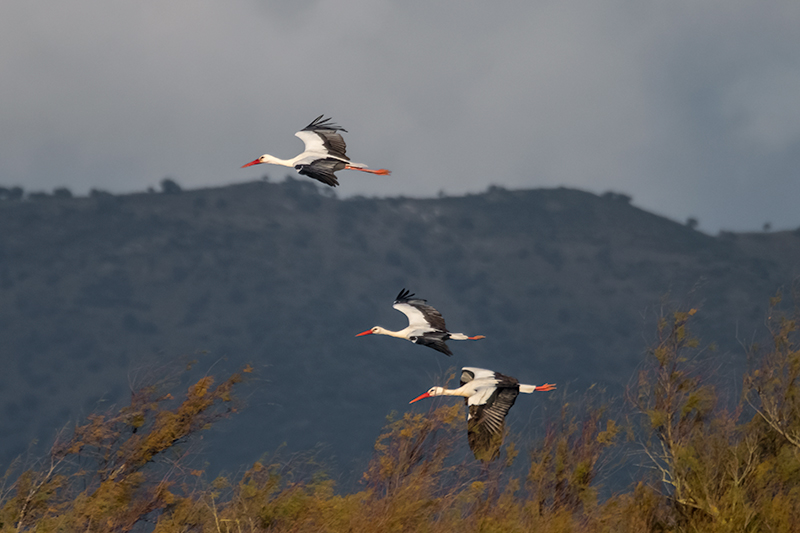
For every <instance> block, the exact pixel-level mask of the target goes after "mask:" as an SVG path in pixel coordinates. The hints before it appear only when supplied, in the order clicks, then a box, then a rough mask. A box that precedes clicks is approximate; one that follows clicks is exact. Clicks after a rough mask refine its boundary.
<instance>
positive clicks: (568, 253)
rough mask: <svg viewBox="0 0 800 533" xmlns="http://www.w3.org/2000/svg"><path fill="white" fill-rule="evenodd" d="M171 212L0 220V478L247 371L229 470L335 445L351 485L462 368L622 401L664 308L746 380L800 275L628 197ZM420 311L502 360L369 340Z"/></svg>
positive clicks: (105, 203)
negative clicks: (114, 418)
mask: <svg viewBox="0 0 800 533" xmlns="http://www.w3.org/2000/svg"><path fill="white" fill-rule="evenodd" d="M170 190H171V193H169V194H167V193H166V189H165V192H164V193H148V194H132V195H124V196H115V195H110V194H108V193H100V192H97V193H96V194H93V195H92V196H91V197H89V198H80V197H70V196H68V195H64V194H62V195H60V196H58V197H56V196H47V195H45V196H46V197H42V198H38V197H37V198H34V199H25V198H22V199H20V198H17V197H16V196H15V197H14V199H13V200H12V199H4V200H2V201H0V358H2V364H3V369H4V372H3V373H2V374H0V450H1V451H2V454H0V463H2V464H4V465H7V464H9V463H10V461H11V460H12V459H13V458H14V457H16V456H18V455H19V454H21V453H24V452H25V451H26V450H27V449H28V447H29V445H30V443H31V441H32V440H33V439H38V442H39V443H40V444H39V447H38V448H36V447H35V448H34V449H33V451H34V452H43V451H44V450H45V449H46V448H44V443H47V442H51V441H52V439H53V435H54V432H55V429H56V428H58V427H61V426H62V425H63V424H64V422H65V421H67V420H77V419H80V418H81V417H83V416H85V415H86V414H87V413H91V412H94V411H95V410H96V409H97V408H98V407H104V406H106V405H109V404H115V403H119V402H122V401H124V399H125V398H126V397H127V395H128V394H129V390H130V388H131V383H136V382H137V376H139V374H140V373H142V372H143V371H144V370H143V369H146V368H148V367H149V366H151V365H153V364H154V363H156V362H159V361H164V360H174V359H175V358H177V357H179V356H184V355H186V356H189V357H190V358H194V359H197V360H199V361H200V362H199V366H205V367H206V368H208V369H209V372H210V373H214V374H217V373H219V372H223V371H224V370H225V369H226V368H236V367H241V366H243V365H244V364H246V363H250V364H252V365H253V366H254V367H255V368H256V369H257V370H258V375H260V376H264V378H263V379H265V380H266V381H265V382H264V383H262V384H261V386H259V387H256V388H254V390H253V391H252V392H251V393H250V396H249V397H248V403H249V405H250V407H249V408H248V409H247V410H245V411H244V412H243V413H242V414H241V415H240V416H237V417H235V418H234V419H233V420H231V421H230V423H228V424H226V425H224V426H223V427H222V429H214V430H212V431H211V432H210V433H209V434H208V435H206V437H205V439H204V442H205V450H206V453H207V455H206V456H205V457H206V459H207V460H209V461H211V462H212V464H214V465H216V466H217V467H218V468H226V469H228V470H232V471H236V470H237V469H238V468H239V467H241V466H242V465H245V464H250V463H252V462H253V461H254V460H255V458H257V457H258V456H260V454H261V453H263V452H264V451H265V450H274V449H277V448H278V447H279V446H280V445H281V444H283V443H285V444H286V446H287V447H288V448H289V449H292V450H306V449H311V448H313V447H315V446H316V445H317V444H318V443H319V444H322V445H323V446H324V448H323V453H325V454H327V455H329V456H333V457H335V458H337V459H336V460H338V461H340V462H341V463H342V465H341V466H342V467H343V469H344V470H345V471H346V470H349V468H350V466H351V465H352V462H353V461H355V460H356V459H355V458H359V457H360V458H363V460H364V461H366V458H367V457H368V456H369V453H370V447H371V444H372V442H374V440H375V437H376V434H377V431H378V428H380V427H381V425H382V424H383V421H384V419H385V416H386V415H387V413H389V412H391V411H394V410H397V409H400V408H402V406H404V405H406V403H407V402H408V401H409V400H410V399H411V398H413V397H415V396H417V395H418V394H420V393H421V392H423V391H425V390H427V389H428V388H429V387H430V386H431V385H435V384H441V383H440V382H441V381H443V380H444V379H445V378H446V376H447V375H449V373H450V372H451V371H452V370H453V369H455V368H460V367H461V366H480V367H486V368H491V369H494V370H498V371H501V372H503V373H506V374H508V375H512V376H515V377H518V378H519V379H520V380H521V381H523V382H528V383H539V382H544V381H548V382H557V383H559V384H560V385H562V384H563V386H568V387H569V390H573V389H574V390H582V389H584V388H586V387H588V386H589V385H590V384H591V383H594V382H599V383H601V384H603V385H604V386H606V387H607V388H608V389H609V390H616V391H618V392H620V393H621V389H622V387H623V385H625V384H626V383H627V382H628V380H629V379H630V376H631V375H633V374H634V372H635V370H636V368H637V367H638V365H640V362H641V359H642V352H643V346H646V345H647V344H648V343H649V341H650V340H652V339H650V335H649V333H648V332H649V331H651V328H649V327H648V325H649V324H651V323H652V320H653V319H654V317H655V316H657V315H658V314H659V313H660V308H661V306H662V302H663V301H664V299H665V295H669V298H670V299H671V300H673V301H677V302H679V303H681V302H686V303H690V304H691V305H692V306H694V307H697V308H699V309H700V310H701V312H700V313H699V314H698V315H697V316H698V320H697V321H696V322H697V323H696V329H697V332H698V334H699V335H700V336H701V337H703V338H708V339H714V340H715V341H716V342H717V343H718V344H717V347H716V348H717V354H718V356H719V358H720V359H719V361H720V364H719V366H720V367H721V371H722V372H724V371H728V370H730V371H732V372H733V373H734V374H735V375H736V376H741V372H742V371H743V370H744V368H745V350H744V349H743V348H742V345H741V341H742V340H749V339H751V338H753V335H754V334H755V332H756V331H758V329H759V328H760V327H763V323H764V320H765V317H766V316H767V310H766V306H765V305H764V302H766V301H767V299H768V297H769V296H770V295H772V294H774V293H775V291H776V289H778V288H779V287H781V286H787V285H788V284H790V283H791V280H792V279H793V277H794V275H795V273H796V272H795V270H796V265H797V263H798V260H800V237H798V236H797V235H796V234H794V233H791V232H782V233H769V234H723V235H720V236H718V237H713V236H709V235H705V234H703V233H700V232H697V231H695V230H693V229H692V228H690V227H687V226H685V225H683V224H678V223H675V222H673V221H670V220H667V219H665V218H662V217H659V216H656V215H653V214H651V213H647V212H645V211H642V210H640V209H638V208H636V207H634V206H632V205H631V204H630V203H629V201H628V200H629V199H628V198H627V197H624V195H616V194H608V195H604V196H597V195H594V194H590V193H586V192H582V191H577V190H570V189H563V188H560V189H546V190H545V189H542V190H525V191H509V190H505V189H502V188H498V187H492V188H490V189H489V190H488V191H486V192H485V193H482V194H476V195H469V196H464V197H453V198H448V197H444V198H437V199H408V198H390V199H367V198H353V199H347V200H340V199H337V198H335V197H332V196H329V195H328V194H329V193H328V192H327V191H326V192H324V193H322V192H320V191H321V190H320V189H317V188H316V187H315V186H314V185H313V184H311V183H310V182H308V181H301V180H294V179H289V180H287V181H286V182H283V183H279V184H275V183H269V182H264V181H262V182H253V183H245V184H239V185H232V186H229V187H224V188H217V189H203V190H192V191H188V190H175V189H174V187H173V188H171V189H170ZM403 287H406V288H409V289H411V290H412V291H413V292H415V293H416V294H417V295H419V296H421V297H423V298H426V299H428V301H429V302H430V303H431V304H433V305H434V306H435V307H436V308H437V309H439V310H440V311H441V312H442V313H443V315H444V316H445V318H446V319H447V323H448V326H449V327H450V328H451V329H452V330H454V331H463V332H467V333H469V334H471V335H476V334H482V335H486V336H487V338H486V339H485V340H482V341H480V342H474V343H454V346H453V350H454V352H455V355H454V357H452V358H446V357H444V356H442V355H441V354H438V353H436V352H434V351H432V350H427V349H425V348H423V347H420V346H415V345H413V344H411V343H408V342H403V341H400V340H396V339H389V338H370V337H365V338H358V339H357V338H355V337H354V335H355V334H356V333H358V332H360V331H364V330H365V329H367V328H369V327H372V326H374V325H382V326H385V327H388V328H390V329H400V328H402V327H403V326H404V325H405V324H404V317H403V316H402V315H400V313H397V312H396V311H394V310H393V309H392V308H391V302H392V299H393V298H394V296H395V295H396V294H397V293H398V291H399V290H400V289H401V288H403ZM736 372H738V374H736ZM721 379H726V378H721ZM531 405H534V406H535V405H536V404H535V403H534V404H531ZM525 409H527V411H526V410H525ZM535 409H536V408H535V407H530V406H529V407H527V408H523V409H520V408H519V407H517V408H515V410H514V411H512V413H511V415H510V418H509V423H510V425H511V427H512V429H517V430H519V431H526V430H532V429H534V428H536V427H538V426H539V424H537V423H536V420H537V418H536V415H535V414H532V413H535ZM223 452H224V453H223ZM358 464H359V465H360V466H363V465H362V463H358ZM360 466H359V467H360Z"/></svg>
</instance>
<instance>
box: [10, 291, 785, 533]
mask: <svg viewBox="0 0 800 533" xmlns="http://www.w3.org/2000/svg"><path fill="white" fill-rule="evenodd" d="M775 303H776V304H777V303H778V302H777V301H776V302H775ZM695 313H696V312H695V310H689V311H687V312H678V313H674V314H673V315H671V316H670V317H666V318H663V319H662V320H661V321H660V322H659V325H658V334H659V337H658V341H657V342H656V344H655V345H654V347H653V349H652V350H651V351H650V353H649V357H648V360H647V361H646V362H645V364H644V365H643V367H642V371H641V372H640V373H639V376H638V381H637V383H636V384H635V386H634V387H632V388H631V389H630V390H629V394H628V401H627V405H628V407H626V408H625V409H623V410H622V411H620V409H614V410H613V414H614V415H615V416H611V414H610V413H612V409H611V408H610V407H609V405H610V404H599V403H598V401H597V399H596V398H597V397H598V395H597V394H596V391H593V390H590V391H587V393H586V395H585V397H584V398H583V399H581V401H580V402H579V404H578V405H579V407H576V404H575V403H573V402H568V401H566V400H567V399H566V398H564V399H563V401H562V402H561V409H560V410H559V412H558V413H556V414H555V415H546V416H545V417H544V418H545V424H544V426H543V433H542V436H541V438H540V439H538V440H535V441H531V442H520V441H519V440H517V439H515V438H513V436H511V435H507V436H506V443H505V445H504V452H505V453H504V454H503V455H501V458H500V459H499V460H497V461H494V462H492V463H489V464H482V463H480V462H477V461H475V460H474V459H472V456H471V454H469V453H468V452H466V453H465V450H464V446H463V443H464V441H465V438H466V435H465V432H466V427H465V422H464V419H465V414H466V413H465V408H464V405H463V404H462V403H460V402H459V403H457V404H454V405H444V406H441V407H438V408H432V410H431V411H430V412H428V413H426V414H419V413H417V414H412V413H406V414H404V415H401V416H394V417H390V419H389V420H388V421H387V424H386V426H385V427H384V428H383V431H382V432H381V433H380V435H379V437H378V438H377V441H376V443H375V452H374V456H373V458H372V460H371V461H370V463H369V465H368V466H367V468H366V469H365V471H364V472H363V474H362V477H361V487H360V489H359V490H357V491H356V492H352V493H340V492H338V491H337V489H336V487H335V485H334V483H333V481H332V480H330V479H328V478H327V477H326V476H325V475H324V473H323V471H322V470H321V469H319V467H318V465H315V464H314V463H313V461H302V460H294V461H293V462H288V463H287V462H282V461H275V460H273V461H262V462H257V463H255V464H254V465H253V466H252V467H251V468H250V469H248V470H247V471H246V472H245V473H244V475H242V476H241V478H239V479H228V478H224V477H218V478H216V479H214V480H212V481H207V480H205V477H204V476H205V474H204V473H203V472H200V471H197V470H191V469H190V468H186V467H183V466H180V465H181V461H182V459H183V456H184V454H185V450H184V449H183V448H182V446H180V444H181V443H182V442H184V441H185V440H186V439H187V438H189V437H191V435H193V434H195V433H197V432H198V431H200V430H202V429H204V428H206V427H208V425H209V424H211V423H213V422H214V421H215V420H217V419H218V418H220V417H222V416H225V415H227V414H229V413H231V412H233V411H234V410H235V408H234V407H233V406H234V405H235V401H234V397H233V395H232V392H233V389H234V387H235V385H236V384H237V383H238V382H239V381H240V380H241V378H240V376H239V375H234V376H232V377H231V378H229V379H227V380H225V381H224V382H222V383H221V384H219V385H216V386H215V385H214V379H213V378H212V377H205V378H203V379H201V380H200V381H198V382H197V383H195V384H194V385H193V386H191V387H190V388H189V389H188V391H187V392H186V393H185V396H184V397H183V398H182V399H180V400H177V399H175V398H173V396H172V395H171V394H169V393H165V392H163V391H161V390H160V388H159V387H151V388H148V389H143V390H140V391H138V392H136V393H135V394H133V396H132V399H131V404H130V405H129V406H126V407H124V408H122V409H120V410H119V411H118V412H109V413H104V414H94V415H92V416H90V417H88V418H87V420H86V422H85V423H83V424H81V425H78V426H77V427H75V428H74V430H73V431H72V432H71V433H70V434H69V435H64V436H63V437H62V438H60V439H58V440H57V442H56V443H55V444H54V445H53V448H52V451H51V453H50V455H49V457H48V458H47V459H46V460H45V461H44V462H43V464H42V465H41V466H40V467H37V468H30V469H28V470H26V471H24V472H14V471H9V472H8V473H7V474H6V475H5V476H4V478H3V480H2V481H3V483H2V484H0V532H10V531H14V532H16V531H37V532H49V531H64V532H71V531H89V532H93V531H94V532H105V531H109V532H110V531H129V530H131V529H134V528H136V530H143V531H148V530H150V531H156V532H157V533H178V532H208V533H212V532H213V533H239V532H243V533H244V532H247V533H253V532H267V531H269V532H306V531H308V532H330V533H334V532H376V533H382V532H414V533H416V532H421V533H426V532H430V533H438V532H452V531H456V530H458V531H466V532H482V533H491V532H497V533H500V532H503V533H508V532H510V533H514V532H519V533H522V532H529V531H537V532H542V533H563V532H596V533H605V532H615V533H634V532H635V533H639V532H649V531H658V532H685V531H686V532H710V533H715V532H720V533H721V532H728V531H752V532H756V531H776V532H794V531H800V389H799V388H798V387H800V379H798V378H800V350H798V347H797V345H796V344H795V343H796V337H797V334H798V332H797V325H796V321H795V320H794V319H793V318H787V317H781V316H779V315H778V313H777V312H774V313H773V317H774V318H772V319H771V321H770V328H771V329H770V331H771V333H772V342H771V343H769V344H768V346H769V347H768V349H759V348H757V347H754V348H753V351H752V361H753V365H752V368H751V370H750V371H749V372H748V373H747V374H746V376H745V377H744V380H743V387H742V390H743V394H742V401H741V402H740V403H739V405H738V406H728V407H727V408H723V407H721V406H720V405H719V404H721V403H722V402H720V401H718V397H717V391H716V390H715V389H714V388H713V387H712V386H710V385H709V384H708V383H707V378H706V376H704V374H703V372H702V369H701V368H700V367H699V366H698V365H697V361H698V354H699V351H700V348H699V346H700V344H699V342H698V341H697V340H695V339H694V338H693V337H692V335H691V332H690V328H689V326H690V322H691V320H692V317H693V316H694V315H695ZM245 371H249V368H248V369H245ZM624 436H627V439H626V438H623V437H624ZM632 449H633V450H639V451H640V452H641V453H640V454H638V455H637V454H632V453H631V450H632ZM459 450H460V451H459ZM611 457H616V458H620V457H634V460H633V461H632V462H633V463H636V464H641V463H644V466H646V467H648V468H645V469H640V470H637V471H634V470H630V471H631V472H637V473H638V475H639V476H640V479H635V480H634V481H633V483H632V484H631V485H630V487H626V488H621V489H620V491H619V492H618V493H617V494H614V495H608V494H606V495H605V497H601V496H600V494H601V492H600V488H601V484H600V483H599V481H600V480H602V479H603V476H602V467H603V466H604V465H605V464H608V462H609V458H611ZM314 468H316V470H314ZM145 520H146V523H145Z"/></svg>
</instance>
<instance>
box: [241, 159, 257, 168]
mask: <svg viewBox="0 0 800 533" xmlns="http://www.w3.org/2000/svg"><path fill="white" fill-rule="evenodd" d="M260 164H261V161H260V160H258V159H256V160H255V161H250V162H249V163H247V164H246V165H242V166H241V168H244V167H251V166H253V165H260Z"/></svg>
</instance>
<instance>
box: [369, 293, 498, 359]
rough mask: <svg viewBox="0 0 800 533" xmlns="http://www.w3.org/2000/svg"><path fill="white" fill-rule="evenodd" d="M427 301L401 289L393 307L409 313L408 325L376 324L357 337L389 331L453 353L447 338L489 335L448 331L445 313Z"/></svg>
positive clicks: (458, 338)
mask: <svg viewBox="0 0 800 533" xmlns="http://www.w3.org/2000/svg"><path fill="white" fill-rule="evenodd" d="M425 302H426V300H423V299H421V298H414V295H413V294H412V293H411V292H409V291H407V290H406V289H403V290H402V291H400V294H398V295H397V299H396V300H395V301H394V304H393V305H392V307H394V308H395V309H397V310H398V311H400V312H401V313H403V314H404V315H406V316H407V317H408V327H406V328H405V329H401V330H400V331H391V330H388V329H384V328H382V327H380V326H375V327H374V328H372V329H368V330H367V331H364V332H362V333H359V334H358V335H356V337H361V336H362V335H370V334H375V335H389V336H391V337H397V338H399V339H406V340H409V341H411V342H413V343H415V344H422V345H423V346H428V347H429V348H433V349H434V350H438V351H440V352H442V353H443V354H446V355H453V352H451V351H450V348H448V347H447V344H445V341H448V340H450V339H452V340H456V341H465V340H471V341H476V340H478V339H485V338H486V337H485V336H484V335H476V336H474V337H468V336H467V335H464V334H463V333H451V332H450V331H447V327H446V326H445V325H444V318H442V315H441V313H439V311H437V310H436V309H434V308H433V307H431V306H430V305H428V304H427V303H425Z"/></svg>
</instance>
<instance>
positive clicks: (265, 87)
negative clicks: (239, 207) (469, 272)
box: [0, 0, 800, 231]
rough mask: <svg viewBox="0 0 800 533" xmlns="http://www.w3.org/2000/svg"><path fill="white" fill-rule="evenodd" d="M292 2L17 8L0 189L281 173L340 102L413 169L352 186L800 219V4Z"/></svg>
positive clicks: (88, 1) (386, 160)
mask: <svg viewBox="0 0 800 533" xmlns="http://www.w3.org/2000/svg"><path fill="white" fill-rule="evenodd" d="M277 4H278V5H275V3H264V2H256V1H252V2H238V3H227V4H222V3H218V2H211V1H208V0H207V1H200V2H173V3H170V4H163V3H158V2H152V1H149V2H139V3H135V4H117V3H113V4H109V3H104V2H100V1H97V0H77V1H76V2H72V3H70V4H69V5H66V4H65V5H63V6H58V5H56V6H52V5H48V6H47V8H46V9H45V8H43V7H41V5H40V4H36V3H31V2H22V1H19V0H12V2H11V3H10V4H9V5H7V6H6V7H5V9H4V17H3V20H2V21H0V89H2V90H0V98H1V99H2V100H3V102H2V106H0V119H2V123H3V129H2V134H1V135H2V139H0V140H1V141H2V142H0V146H1V147H0V175H2V178H0V181H2V182H3V183H6V184H21V185H23V186H24V187H26V188H27V189H29V190H36V189H52V188H53V187H55V186H62V185H66V186H69V187H70V188H72V189H73V190H74V191H75V192H86V191H87V190H88V189H89V188H91V187H98V188H103V189H109V190H113V191H133V190H142V189H144V188H145V187H147V186H148V185H156V184H157V183H158V182H159V181H160V180H161V179H162V178H163V177H164V176H171V177H173V178H174V179H176V180H178V181H179V182H180V183H182V184H183V185H184V186H200V185H220V184H225V183H231V182H233V181H239V180H245V179H250V178H253V177H255V176H257V175H260V173H261V172H268V173H269V174H270V175H272V176H274V177H276V178H278V177H282V176H283V175H285V174H286V172H287V170H288V169H283V168H263V167H261V168H259V167H256V169H257V170H256V171H254V170H253V169H248V170H240V169H239V168H238V167H239V166H240V165H241V164H243V163H245V162H247V161H250V160H252V159H253V158H254V157H256V156H258V155H260V154H262V153H264V152H270V153H273V154H275V155H278V156H282V157H290V156H293V155H295V153H297V152H298V151H299V150H300V148H301V146H302V145H301V143H300V142H299V141H298V140H297V139H296V138H294V137H293V135H292V134H293V133H294V132H295V131H296V130H297V129H299V128H301V127H302V126H304V125H305V124H306V123H307V122H308V121H309V120H310V119H312V118H313V117H315V116H316V115H318V114H320V113H326V114H329V115H331V116H333V117H334V118H335V119H336V121H337V122H339V123H340V124H342V125H343V126H344V127H346V128H347V129H348V130H350V133H349V134H348V135H347V137H346V139H347V141H348V142H349V145H350V149H349V152H350V154H351V155H352V157H353V158H354V159H355V160H357V161H363V162H365V163H367V164H369V165H372V166H376V167H379V166H380V167H387V168H391V169H392V170H393V171H394V174H393V175H392V176H391V177H390V178H383V177H375V176H361V175H345V176H343V179H342V183H343V185H342V187H341V190H340V193H341V194H344V195H353V194H366V195H394V194H404V195H408V196H425V195H434V194H436V193H437V192H438V191H439V190H444V191H446V192H448V193H451V194H457V193H463V192H469V191H479V190H483V189H485V188H486V187H487V186H488V185H489V184H493V183H495V184H502V185H505V186H508V187H537V186H557V185H566V186H571V187H579V188H583V189H588V190H592V191H596V192H602V191H605V190H609V189H613V190H618V191H622V192H626V193H628V194H630V195H632V196H633V197H634V202H635V203H637V204H638V205H640V206H642V207H644V208H647V209H650V210H654V211H656V212H659V213H662V214H665V215H667V216H671V217H673V218H676V219H679V220H683V219H685V218H686V217H688V216H695V217H697V218H699V220H700V223H701V226H700V227H701V229H705V230H707V231H716V230H717V229H720V228H725V229H737V230H742V229H757V228H760V227H761V225H762V224H763V222H765V221H770V222H771V223H772V225H773V227H774V228H785V227H797V226H798V225H800V215H799V214H797V210H796V209H795V208H794V206H793V203H794V202H793V201H792V199H793V198H797V197H798V195H800V180H798V179H797V178H798V175H797V174H798V172H797V168H798V165H797V163H798V156H797V155H796V154H798V153H800V150H798V144H800V106H798V104H797V98H796V95H797V94H798V93H799V92H800V56H798V55H797V53H796V51H797V50H798V49H800V34H799V33H798V32H797V31H796V28H797V27H798V26H800V7H798V5H800V4H798V3H797V2H795V1H788V0H787V1H778V2H771V3H769V4H768V5H753V4H748V3H747V2H741V1H734V2H722V1H718V0H699V1H697V0H692V1H690V0H679V1H675V2H669V3H663V2H652V1H651V2H628V1H624V0H611V1H608V2H592V1H589V0H574V1H571V0H567V1H560V2H552V1H551V2H536V3H530V2H493V3H488V2H477V1H467V2H462V3H459V4H458V5H457V6H454V5H453V4H452V3H443V2H442V3H438V2H413V1H412V2H403V3H398V2H386V1H383V2H374V1H369V2H367V1H365V0H362V1H352V2H347V3H342V2H330V1H327V2H326V1H318V2H310V1H305V2H291V3H289V2H286V3H280V2H279V3H277ZM351 174H354V173H351Z"/></svg>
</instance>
